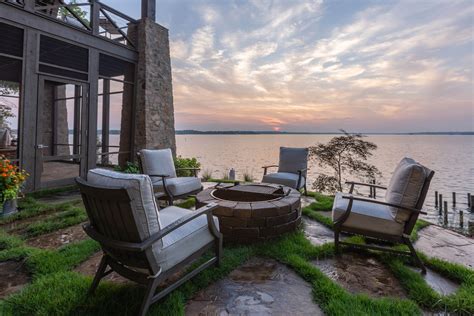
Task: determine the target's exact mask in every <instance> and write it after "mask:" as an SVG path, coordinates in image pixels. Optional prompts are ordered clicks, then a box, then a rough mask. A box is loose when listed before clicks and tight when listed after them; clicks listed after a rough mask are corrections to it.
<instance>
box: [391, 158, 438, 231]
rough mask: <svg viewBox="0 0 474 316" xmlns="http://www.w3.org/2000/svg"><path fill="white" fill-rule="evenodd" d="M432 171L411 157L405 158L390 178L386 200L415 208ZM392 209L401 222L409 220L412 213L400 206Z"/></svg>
mask: <svg viewBox="0 0 474 316" xmlns="http://www.w3.org/2000/svg"><path fill="white" fill-rule="evenodd" d="M430 171H431V170H429V169H428V168H426V167H424V166H422V165H421V164H419V163H417V162H416V161H415V160H413V159H411V158H403V159H402V160H401V161H400V163H399V164H398V166H397V167H396V168H395V171H394V172H393V175H392V178H391V179H390V183H389V185H388V187H387V191H386V193H385V201H387V202H388V203H393V204H397V205H402V206H406V207H410V208H415V207H416V204H417V203H418V199H419V198H420V195H421V190H422V189H423V185H424V184H425V181H426V178H427V177H428V175H429V174H430ZM391 211H392V214H393V215H394V216H395V219H396V220H397V221H399V222H405V221H407V220H408V218H409V217H410V213H411V212H410V211H407V210H402V209H398V208H391Z"/></svg>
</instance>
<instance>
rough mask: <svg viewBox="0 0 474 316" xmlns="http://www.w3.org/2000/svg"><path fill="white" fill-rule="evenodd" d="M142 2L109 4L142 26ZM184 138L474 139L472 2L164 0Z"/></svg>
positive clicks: (160, 6) (161, 9) (160, 3)
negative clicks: (428, 135)
mask: <svg viewBox="0 0 474 316" xmlns="http://www.w3.org/2000/svg"><path fill="white" fill-rule="evenodd" d="M139 2H140V1H138V0H133V1H123V0H105V3H108V4H111V5H112V6H114V7H116V8H118V9H120V10H122V11H125V12H127V13H128V14H130V15H132V16H135V17H138V16H139V10H140V8H139ZM157 11H158V13H157V22H158V23H160V24H162V25H164V26H165V27H167V28H168V29H169V30H170V45H171V59H172V67H173V90H174V106H175V118H176V129H198V130H284V131H310V132H322V131H336V130H338V129H339V128H344V129H347V130H350V131H365V132H410V131H467V130H469V131H472V130H474V113H473V112H474V109H473V108H474V101H473V88H474V87H473V67H474V65H473V64H474V2H473V1H471V0H468V1H451V0H450V1H440V2H438V1H431V0H429V1H428V0H426V1H356V0H354V1H348V0H347V1H322V0H321V1H309V0H308V1H297V0H294V1H291V0H286V1H258V0H254V1H233V0H232V1H231V0H214V1H191V0H188V1H184V0H183V1H177V0H166V1H165V0H157Z"/></svg>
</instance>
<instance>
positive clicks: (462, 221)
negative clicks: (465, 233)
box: [459, 211, 464, 228]
mask: <svg viewBox="0 0 474 316" xmlns="http://www.w3.org/2000/svg"><path fill="white" fill-rule="evenodd" d="M459 227H461V228H463V227H464V213H463V211H459Z"/></svg>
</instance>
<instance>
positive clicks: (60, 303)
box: [0, 193, 474, 315]
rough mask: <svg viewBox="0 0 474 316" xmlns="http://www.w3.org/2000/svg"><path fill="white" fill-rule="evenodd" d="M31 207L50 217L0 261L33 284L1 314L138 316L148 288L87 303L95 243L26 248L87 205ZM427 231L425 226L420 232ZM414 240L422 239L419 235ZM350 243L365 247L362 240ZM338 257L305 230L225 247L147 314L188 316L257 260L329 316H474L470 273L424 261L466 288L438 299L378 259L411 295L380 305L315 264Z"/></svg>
mask: <svg viewBox="0 0 474 316" xmlns="http://www.w3.org/2000/svg"><path fill="white" fill-rule="evenodd" d="M311 194H312V196H314V197H315V199H316V202H315V203H313V204H311V205H310V206H308V207H306V208H304V210H303V213H304V214H305V215H306V216H308V217H310V218H313V219H315V220H319V221H321V222H323V224H325V225H327V226H329V227H330V226H331V225H330V224H331V223H330V220H329V221H328V217H327V216H325V215H321V214H322V213H321V212H325V211H327V210H328V209H330V208H331V206H332V200H331V198H330V197H325V196H323V195H318V194H315V193H311ZM27 202H28V203H29V204H28V205H29V206H28V207H31V208H28V207H27V208H25V209H24V211H23V212H22V213H24V214H25V215H18V216H17V218H16V219H20V218H26V217H33V216H42V215H44V214H49V216H48V217H46V218H42V220H41V221H39V222H38V223H30V224H29V225H30V226H29V227H28V229H27V230H26V231H27V233H26V234H24V235H23V234H22V235H18V236H16V235H11V234H7V233H6V232H2V231H0V261H5V260H25V263H26V267H27V269H28V271H29V272H30V273H31V275H32V281H31V283H30V284H29V285H28V286H26V287H25V288H24V289H23V290H22V291H20V292H18V293H16V294H13V295H11V296H9V297H8V298H7V299H5V300H3V301H0V315H134V314H135V313H136V312H137V310H138V308H139V305H140V303H141V301H142V295H143V289H142V288H140V287H138V286H131V285H117V284H114V283H111V282H107V281H102V282H101V284H100V286H99V288H98V290H97V292H96V294H95V295H94V296H92V297H87V296H86V292H87V289H88V288H89V286H90V283H91V278H90V277H86V276H83V275H81V274H79V273H76V272H74V271H73V268H74V267H75V266H77V265H79V264H80V263H81V262H83V261H85V260H86V259H87V258H89V257H90V256H91V255H92V254H94V253H95V252H97V251H98V250H99V246H98V244H97V243H95V242H94V241H92V240H90V239H86V240H83V241H80V242H76V243H73V244H70V245H67V246H64V247H61V248H59V249H56V250H43V249H39V248H34V247H29V246H27V245H26V244H25V238H27V237H29V236H32V235H34V234H44V233H46V232H49V231H52V230H56V229H59V228H61V227H66V226H68V225H74V224H77V222H78V221H79V222H80V221H83V220H84V218H83V217H81V214H84V213H83V212H84V210H83V209H82V206H81V205H78V204H74V203H65V204H63V205H55V206H54V210H53V209H52V208H53V207H52V206H47V205H43V204H41V203H39V202H37V201H36V200H35V199H34V198H33V197H30V198H29V200H27ZM193 204H194V203H193V200H192V199H190V200H186V201H184V202H183V204H182V206H184V207H192V206H193ZM20 214H21V213H20ZM315 214H317V215H315ZM0 224H2V223H1V222H0ZM425 225H427V224H426V223H423V222H420V223H419V224H418V225H417V227H416V230H418V229H421V228H422V227H423V226H425ZM412 238H416V234H414V235H413V236H412ZM351 239H353V241H359V242H364V240H363V239H362V238H360V237H351ZM333 254H334V247H333V244H332V243H328V244H324V245H321V246H314V245H312V244H311V243H310V242H309V241H308V240H307V239H306V238H305V236H304V233H303V231H296V232H294V233H291V234H287V235H284V236H282V237H281V238H279V239H277V240H274V241H271V242H265V243H261V244H256V245H252V246H234V247H225V248H224V259H223V262H222V265H221V266H220V267H219V268H217V267H212V268H209V269H207V270H205V271H203V272H202V273H200V274H199V275H197V276H196V277H195V278H193V279H192V280H190V281H188V282H187V283H185V284H184V285H183V286H181V287H180V288H179V289H177V290H175V291H174V292H172V293H171V294H170V295H169V296H167V297H166V298H165V299H163V300H162V301H161V302H159V303H156V304H154V305H152V308H151V309H150V311H149V314H150V315H182V314H184V307H185V304H186V301H187V300H189V299H190V298H191V297H192V296H193V295H194V294H195V293H196V292H197V291H199V290H200V289H203V288H205V287H207V286H208V285H209V284H211V283H213V282H215V281H216V280H218V279H220V278H223V277H225V276H227V275H228V274H229V273H230V272H231V271H232V270H233V269H235V268H237V267H238V266H240V265H242V264H243V263H244V262H245V261H247V260H248V259H249V258H251V257H253V256H260V257H267V258H273V259H275V260H277V261H279V262H281V263H283V264H285V265H287V266H288V267H289V268H291V269H292V270H294V271H295V272H296V273H297V274H298V275H300V276H301V277H302V278H303V279H304V280H306V282H308V284H310V285H311V287H312V295H313V299H314V301H315V303H317V304H318V305H319V306H320V307H321V309H322V310H323V311H324V312H325V313H326V314H327V315H420V314H421V309H425V310H430V309H432V310H435V311H448V312H451V313H458V314H466V315H468V314H472V313H474V271H472V270H470V269H467V268H464V267H462V266H459V265H456V264H451V263H448V262H445V261H442V260H437V259H432V258H429V257H427V256H426V255H424V254H420V255H421V257H422V259H423V261H424V262H425V263H426V265H427V266H428V267H430V268H431V269H433V270H436V271H437V272H439V273H441V274H442V275H444V276H446V277H448V278H450V279H453V280H455V281H456V282H458V283H460V284H461V287H460V289H459V290H458V291H457V292H456V293H454V294H452V295H449V296H446V297H443V296H440V295H439V294H437V293H436V292H434V291H433V290H432V289H431V288H430V287H429V286H428V285H427V284H426V282H425V281H424V279H423V278H422V277H421V276H420V275H419V274H418V273H416V272H413V271H412V270H411V269H409V268H408V266H407V265H408V264H407V262H406V261H405V260H406V259H404V258H401V257H397V256H393V255H386V254H383V255H382V254H373V255H374V256H377V257H378V258H379V259H380V261H381V262H383V263H384V264H386V265H387V266H388V267H389V268H390V269H391V270H392V271H393V273H394V274H395V275H396V276H397V277H398V279H399V280H400V281H401V284H402V286H403V287H404V288H405V290H406V292H407V293H408V296H409V299H396V298H383V299H375V298H370V297H368V296H366V295H353V294H351V293H349V292H348V291H346V290H345V289H344V288H342V287H341V286H340V285H338V284H337V283H335V282H333V281H332V280H330V279H329V278H328V277H327V276H326V275H325V274H324V273H322V272H321V271H320V270H319V269H318V268H317V267H316V266H315V265H314V264H312V263H311V261H313V260H315V259H318V258H327V257H331V256H333ZM203 260H205V258H203Z"/></svg>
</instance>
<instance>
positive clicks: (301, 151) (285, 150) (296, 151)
mask: <svg viewBox="0 0 474 316" xmlns="http://www.w3.org/2000/svg"><path fill="white" fill-rule="evenodd" d="M307 167H308V148H290V147H280V162H279V164H278V172H289V173H298V170H301V169H305V168H307ZM303 176H304V177H306V172H304V173H303Z"/></svg>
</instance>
